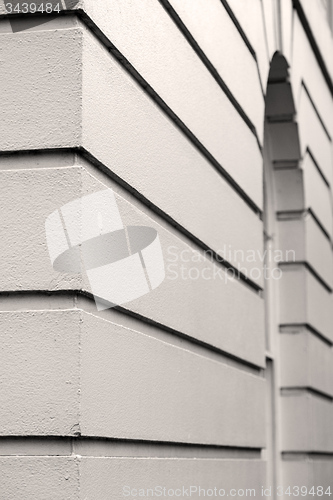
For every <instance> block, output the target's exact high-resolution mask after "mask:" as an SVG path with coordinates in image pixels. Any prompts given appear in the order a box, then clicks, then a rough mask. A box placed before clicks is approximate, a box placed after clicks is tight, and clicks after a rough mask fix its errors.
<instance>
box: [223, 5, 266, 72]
mask: <svg viewBox="0 0 333 500" xmlns="http://www.w3.org/2000/svg"><path fill="white" fill-rule="evenodd" d="M221 3H222V5H223V7H224V8H225V10H226V11H227V12H228V14H229V16H230V18H231V20H232V22H233V23H234V25H235V26H236V28H237V30H238V32H239V34H240V36H241V37H242V38H243V40H244V42H245V45H246V46H247V48H248V49H249V51H250V52H251V54H252V56H253V58H254V60H255V61H256V62H257V56H256V52H255V50H254V48H253V47H252V45H251V43H250V41H249V39H248V38H247V36H246V34H245V32H244V31H243V29H242V27H241V25H240V24H239V22H238V19H237V17H236V16H235V14H234V13H233V11H232V9H231V7H230V6H229V4H228V2H227V1H226V0H221Z"/></svg>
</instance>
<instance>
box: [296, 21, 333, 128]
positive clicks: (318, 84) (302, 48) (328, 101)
mask: <svg viewBox="0 0 333 500" xmlns="http://www.w3.org/2000/svg"><path fill="white" fill-rule="evenodd" d="M302 81H304V82H305V84H306V87H307V89H308V90H309V93H310V96H311V99H312V100H313V102H314V104H315V106H316V108H317V110H318V112H319V115H320V117H321V119H322V120H323V122H324V124H325V126H326V128H327V129H328V131H329V133H330V135H331V137H332V136H333V102H332V97H331V94H330V90H329V88H328V86H327V84H326V81H325V79H324V76H323V74H322V72H321V69H320V67H319V65H318V62H317V60H316V58H315V55H314V53H313V51H312V49H311V46H310V42H309V41H308V39H307V36H306V34H305V32H304V30H303V28H302V26H301V23H300V20H299V19H298V17H297V16H296V15H294V22H293V57H292V67H291V83H292V87H293V91H294V96H295V105H296V109H297V111H298V108H299V103H300V98H301V83H302Z"/></svg>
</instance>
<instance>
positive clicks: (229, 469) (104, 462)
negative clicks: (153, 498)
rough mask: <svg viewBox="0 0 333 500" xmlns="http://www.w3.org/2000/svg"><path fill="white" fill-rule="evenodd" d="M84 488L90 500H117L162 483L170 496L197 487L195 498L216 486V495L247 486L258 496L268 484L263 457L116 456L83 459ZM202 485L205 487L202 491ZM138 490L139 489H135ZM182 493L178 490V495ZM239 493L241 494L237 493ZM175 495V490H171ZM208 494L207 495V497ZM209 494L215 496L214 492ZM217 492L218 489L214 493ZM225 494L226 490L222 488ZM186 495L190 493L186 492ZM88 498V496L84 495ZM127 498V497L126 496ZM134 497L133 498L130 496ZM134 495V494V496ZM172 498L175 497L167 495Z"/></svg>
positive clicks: (194, 493)
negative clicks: (261, 458) (227, 458)
mask: <svg viewBox="0 0 333 500" xmlns="http://www.w3.org/2000/svg"><path fill="white" fill-rule="evenodd" d="M80 471H81V478H82V483H81V491H82V494H83V495H85V496H86V498H87V500H93V499H94V498H98V499H99V500H109V498H110V496H111V497H112V498H114V499H116V500H120V499H123V498H124V493H127V492H128V488H126V489H125V490H124V487H126V486H127V487H129V488H130V490H132V489H136V490H137V492H136V493H137V495H139V490H140V489H144V490H145V492H146V493H147V488H155V486H159V485H160V486H162V497H163V488H164V487H165V488H166V491H165V493H166V495H167V492H168V490H169V489H174V490H177V489H178V488H181V493H182V494H183V486H184V488H185V491H186V489H187V495H188V496H190V492H189V487H190V486H193V487H197V491H195V489H193V490H192V492H191V498H193V499H195V500H198V499H199V498H202V497H203V490H205V494H206V495H207V490H209V489H213V490H214V488H215V487H216V496H218V494H219V490H220V489H224V490H225V495H227V494H228V495H230V496H231V495H232V494H234V493H235V492H234V491H231V490H233V489H234V488H236V491H238V490H241V489H244V495H245V492H246V490H253V489H254V490H255V492H253V491H252V492H250V491H248V493H247V496H251V495H252V496H254V493H256V495H258V494H259V491H260V493H261V486H262V485H263V484H265V462H263V461H260V460H243V461H242V460H239V461H238V460H232V461H231V460H209V459H206V460H200V459H198V458H197V459H194V460H190V459H186V460H179V459H158V460H156V459H151V458H150V459H135V458H126V459H116V458H102V459H94V458H89V457H87V458H85V457H84V458H83V459H82V463H81V467H80ZM199 486H200V487H201V488H202V491H201V494H200V492H199ZM134 493H135V492H134ZM149 494H150V495H151V492H150V493H149ZM177 494H178V495H179V492H178V491H177V493H174V496H177ZM236 494H237V493H236ZM170 495H172V492H170ZM206 495H205V496H206ZM208 495H212V493H211V492H209V493H208ZM213 495H214V492H213ZM221 495H223V492H222V491H221ZM183 496H186V493H185V494H183ZM83 498H84V496H83ZM125 498H126V497H125ZM129 498H131V497H129ZM132 498H133V497H132ZM167 498H171V496H169V497H167Z"/></svg>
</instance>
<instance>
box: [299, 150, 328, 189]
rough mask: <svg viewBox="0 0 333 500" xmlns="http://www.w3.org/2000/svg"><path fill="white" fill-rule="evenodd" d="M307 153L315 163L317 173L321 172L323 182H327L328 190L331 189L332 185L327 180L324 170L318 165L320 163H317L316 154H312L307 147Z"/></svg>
mask: <svg viewBox="0 0 333 500" xmlns="http://www.w3.org/2000/svg"><path fill="white" fill-rule="evenodd" d="M305 152H306V153H308V155H309V156H310V157H311V160H312V161H313V163H314V165H315V167H316V169H317V171H318V172H319V174H320V176H321V178H322V179H323V181H324V182H325V184H326V186H327V187H328V188H330V183H329V181H328V180H327V179H326V177H325V174H324V173H323V171H322V169H321V168H320V166H319V164H318V162H317V160H316V158H315V156H314V154H313V153H312V151H311V149H310V148H309V146H307V147H306V151H305Z"/></svg>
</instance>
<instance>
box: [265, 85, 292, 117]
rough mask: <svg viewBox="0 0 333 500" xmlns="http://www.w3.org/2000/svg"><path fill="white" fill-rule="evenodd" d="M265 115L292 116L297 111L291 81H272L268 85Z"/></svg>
mask: <svg viewBox="0 0 333 500" xmlns="http://www.w3.org/2000/svg"><path fill="white" fill-rule="evenodd" d="M266 100H267V101H266V108H265V115H266V117H268V118H273V117H274V118H275V117H277V116H278V117H281V118H282V117H284V118H285V119H287V118H289V119H290V117H292V116H293V115H294V113H295V106H294V100H293V96H292V91H291V86H290V83H289V82H283V83H281V82H275V83H274V84H273V83H270V84H269V85H268V87H267V95H266Z"/></svg>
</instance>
